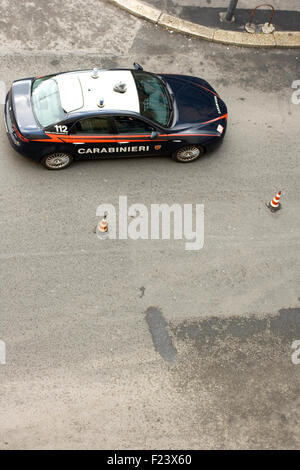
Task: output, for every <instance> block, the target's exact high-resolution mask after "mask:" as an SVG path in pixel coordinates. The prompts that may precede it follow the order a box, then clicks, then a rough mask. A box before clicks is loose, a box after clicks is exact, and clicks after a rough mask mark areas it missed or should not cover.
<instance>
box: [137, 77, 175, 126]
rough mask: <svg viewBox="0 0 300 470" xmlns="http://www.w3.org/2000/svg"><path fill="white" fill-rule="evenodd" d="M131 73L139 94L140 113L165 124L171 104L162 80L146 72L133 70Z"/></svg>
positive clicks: (167, 121) (170, 111)
mask: <svg viewBox="0 0 300 470" xmlns="http://www.w3.org/2000/svg"><path fill="white" fill-rule="evenodd" d="M132 74H133V77H134V79H135V84H136V88H137V92H138V96H139V101H140V113H141V114H142V115H143V116H145V117H147V118H148V119H151V120H152V121H156V122H158V123H159V124H161V125H162V126H167V125H168V123H169V121H170V118H171V115H172V106H171V101H170V97H169V92H168V90H167V88H166V86H165V85H164V83H163V81H162V80H160V79H159V78H158V77H156V76H155V75H153V74H150V73H148V72H140V71H133V72H132Z"/></svg>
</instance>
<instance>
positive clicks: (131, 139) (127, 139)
mask: <svg viewBox="0 0 300 470" xmlns="http://www.w3.org/2000/svg"><path fill="white" fill-rule="evenodd" d="M113 128H114V132H115V135H116V138H117V139H116V141H117V142H118V145H117V146H116V150H115V152H116V153H118V154H119V156H122V155H123V156H141V155H145V156H146V155H149V156H150V155H161V154H164V153H166V152H167V138H166V137H165V136H160V130H159V129H158V128H156V127H155V126H154V125H151V124H148V123H147V122H145V121H143V120H141V119H138V118H136V117H133V116H124V115H122V116H121V115H120V116H114V118H113ZM154 132H155V133H156V135H155V136H154V135H153V133H154Z"/></svg>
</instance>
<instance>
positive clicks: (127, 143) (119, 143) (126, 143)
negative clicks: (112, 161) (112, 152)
mask: <svg viewBox="0 0 300 470" xmlns="http://www.w3.org/2000/svg"><path fill="white" fill-rule="evenodd" d="M118 144H129V142H118Z"/></svg>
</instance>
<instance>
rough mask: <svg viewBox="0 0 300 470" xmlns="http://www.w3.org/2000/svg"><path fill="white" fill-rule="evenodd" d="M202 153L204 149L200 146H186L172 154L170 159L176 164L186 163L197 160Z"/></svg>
mask: <svg viewBox="0 0 300 470" xmlns="http://www.w3.org/2000/svg"><path fill="white" fill-rule="evenodd" d="M204 153H205V149H204V147H202V146H201V145H186V146H185V147H181V148H180V149H178V150H177V151H176V152H175V153H173V155H172V158H173V159H174V160H176V161H177V162H181V163H188V162H193V161H194V160H197V158H199V157H201V156H202V155H203V154H204Z"/></svg>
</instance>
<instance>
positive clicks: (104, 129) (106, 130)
mask: <svg viewBox="0 0 300 470" xmlns="http://www.w3.org/2000/svg"><path fill="white" fill-rule="evenodd" d="M110 133H111V131H110V120H109V118H107V117H92V118H86V119H81V120H80V121H77V122H76V123H75V124H74V126H73V127H72V128H71V130H70V134H97V135H107V134H110Z"/></svg>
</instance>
